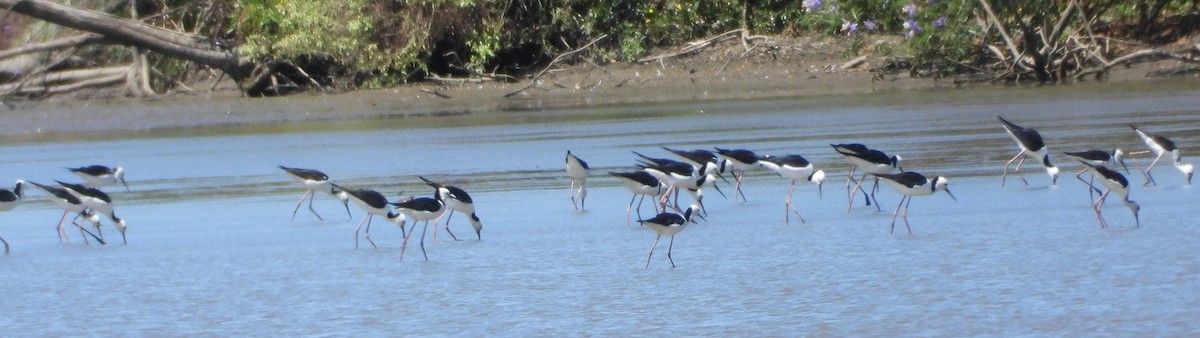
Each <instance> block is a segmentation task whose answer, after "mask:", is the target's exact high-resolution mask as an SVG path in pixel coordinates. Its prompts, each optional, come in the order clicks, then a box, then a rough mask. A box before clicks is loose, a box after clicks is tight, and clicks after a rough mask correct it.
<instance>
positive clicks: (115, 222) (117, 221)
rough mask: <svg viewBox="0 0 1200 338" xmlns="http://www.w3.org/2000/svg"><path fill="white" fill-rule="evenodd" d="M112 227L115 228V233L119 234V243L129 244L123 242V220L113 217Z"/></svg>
mask: <svg viewBox="0 0 1200 338" xmlns="http://www.w3.org/2000/svg"><path fill="white" fill-rule="evenodd" d="M97 218H99V217H97ZM113 226H115V227H117V231H120V232H121V243H125V244H129V242H128V241H126V240H125V220H124V219H120V218H117V217H116V215H113Z"/></svg>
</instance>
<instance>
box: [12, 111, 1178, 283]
mask: <svg viewBox="0 0 1200 338" xmlns="http://www.w3.org/2000/svg"><path fill="white" fill-rule="evenodd" d="M997 118H999V120H1000V122H1001V123H1002V125H1003V127H1004V129H1005V131H1007V132H1008V134H1009V135H1010V136H1012V138H1013V140H1014V141H1016V143H1017V145H1018V146H1019V147H1020V149H1021V150H1020V152H1018V153H1017V155H1016V156H1013V158H1012V159H1010V160H1009V161H1008V162H1007V163H1005V165H1004V174H1003V175H1002V176H1001V181H1000V186H1002V187H1003V186H1004V184H1005V180H1006V179H1007V177H1008V171H1009V168H1010V167H1012V164H1013V162H1017V165H1016V168H1015V169H1014V170H1013V172H1014V173H1019V171H1020V170H1021V166H1022V165H1023V164H1024V163H1025V160H1026V159H1033V160H1035V161H1038V162H1040V163H1041V165H1042V166H1044V167H1045V169H1046V172H1047V174H1049V175H1050V178H1051V182H1052V184H1056V183H1057V179H1058V174H1059V169H1058V167H1056V166H1054V165H1053V164H1052V163H1051V161H1050V153H1049V151H1048V150H1047V149H1046V145H1045V143H1044V142H1043V141H1042V137H1041V135H1040V134H1039V133H1038V132H1037V131H1036V130H1034V129H1033V128H1026V127H1021V126H1018V125H1016V124H1014V123H1012V122H1009V121H1008V120H1005V119H1004V118H1003V117H999V116H997ZM1130 128H1132V129H1133V131H1134V132H1135V133H1136V134H1137V135H1138V136H1139V137H1140V138H1141V139H1142V140H1143V141H1144V142H1145V144H1146V146H1147V147H1148V148H1149V150H1145V151H1138V152H1131V153H1129V154H1126V153H1124V152H1123V151H1122V150H1120V149H1115V150H1112V151H1106V150H1088V151H1081V152H1065V153H1064V154H1065V155H1066V156H1067V157H1069V158H1071V159H1074V160H1076V161H1078V162H1079V163H1081V164H1083V165H1084V169H1083V170H1081V171H1079V172H1078V173H1076V174H1075V176H1076V178H1078V179H1079V180H1080V181H1083V182H1084V183H1087V184H1088V186H1089V187H1088V189H1089V195H1092V198H1094V200H1093V202H1092V208H1093V210H1094V211H1095V213H1096V218H1097V219H1098V220H1099V222H1100V227H1101V228H1107V227H1108V223H1107V222H1106V221H1105V220H1104V216H1103V214H1102V213H1101V207H1102V206H1103V204H1104V201H1105V200H1106V199H1107V198H1108V196H1109V194H1111V193H1114V192H1115V193H1116V194H1118V195H1120V197H1121V198H1122V203H1123V204H1124V205H1125V206H1126V207H1128V208H1129V209H1130V211H1132V212H1133V216H1134V220H1135V226H1137V227H1140V226H1141V221H1140V219H1139V218H1138V211H1139V210H1140V208H1141V207H1140V206H1139V205H1138V204H1137V202H1134V201H1133V200H1131V199H1130V198H1129V181H1128V179H1127V178H1126V177H1125V175H1123V174H1121V173H1120V172H1119V171H1117V170H1116V169H1117V168H1116V165H1117V164H1120V165H1121V166H1122V168H1124V170H1125V172H1126V173H1128V172H1129V168H1128V166H1126V165H1125V162H1124V156H1127V155H1129V156H1132V155H1139V154H1146V153H1153V154H1154V155H1155V158H1154V161H1153V162H1151V163H1150V165H1149V166H1148V167H1146V169H1145V170H1141V169H1140V168H1141V167H1140V166H1138V167H1139V171H1141V172H1142V174H1143V176H1144V177H1145V179H1146V181H1145V185H1151V184H1156V183H1155V181H1154V177H1153V176H1152V175H1151V173H1150V171H1151V170H1152V169H1153V168H1154V166H1155V165H1157V164H1158V162H1159V161H1160V160H1162V159H1163V157H1164V156H1169V157H1168V159H1169V160H1170V161H1171V163H1172V164H1173V165H1174V166H1175V168H1177V169H1178V170H1179V171H1180V172H1182V173H1183V174H1184V175H1185V176H1186V177H1187V181H1188V184H1191V179H1192V172H1193V167H1192V165H1191V164H1190V163H1185V162H1183V161H1182V160H1183V158H1182V156H1181V154H1180V150H1179V148H1178V147H1176V146H1175V144H1174V142H1171V140H1170V139H1167V138H1166V137H1163V136H1161V135H1155V134H1150V133H1147V132H1146V131H1144V130H1142V129H1140V128H1138V127H1136V126H1133V125H1130ZM831 146H832V147H833V149H834V150H835V151H837V152H838V153H839V154H841V155H843V156H844V157H845V158H846V160H847V161H849V162H850V164H851V168H850V173H849V174H848V176H847V180H846V186H847V195H848V204H849V206H848V207H847V209H848V210H849V208H850V207H853V204H854V199H855V195H856V194H857V193H858V192H859V191H862V193H863V199H864V201H865V203H866V204H867V205H871V203H872V200H874V199H875V192H876V191H877V190H878V188H879V182H880V180H882V181H883V182H885V183H887V184H888V185H890V186H892V188H894V189H895V190H896V191H897V192H899V193H901V194H902V195H903V197H901V199H900V204H899V205H897V206H896V209H895V210H894V211H893V212H892V223H891V228H890V230H889V232H894V231H895V227H896V219H897V217H898V216H899V217H900V218H902V219H903V220H904V226H905V228H907V230H908V233H910V234H911V233H912V228H911V227H910V226H909V224H908V206H909V205H910V204H911V203H912V197H913V196H925V195H932V194H934V193H935V192H937V191H945V192H946V194H948V195H949V196H950V197H951V198H952V199H955V197H954V194H952V193H951V192H950V190H949V186H948V185H947V182H948V181H947V179H946V178H945V177H941V176H938V177H933V178H932V179H931V178H928V177H926V176H925V175H922V174H920V173H916V172H911V171H904V170H903V169H902V167H901V166H900V160H901V158H900V156H889V155H888V154H887V153H885V152H883V151H880V150H876V149H870V148H868V147H866V146H865V145H862V144H858V143H849V144H831ZM663 149H664V150H666V151H668V152H669V153H671V154H672V155H674V156H675V157H676V158H678V160H675V159H668V158H654V157H649V156H646V155H643V154H640V153H637V152H634V154H636V155H637V156H638V157H640V158H639V159H638V164H637V165H638V167H639V168H641V170H638V171H631V172H609V174H610V175H612V176H614V177H616V178H617V179H618V180H620V181H621V182H622V183H623V184H624V185H625V187H626V188H628V189H629V191H630V192H631V193H632V194H633V197H632V198H631V199H630V201H629V206H628V207H626V224H630V222H631V218H630V217H631V213H632V210H634V207H633V203H634V201H639V202H638V206H637V209H636V210H637V213H638V215H639V217H638V218H639V220H638V221H637V222H638V223H641V224H643V225H645V226H646V227H648V228H650V229H651V230H653V231H654V232H655V233H656V234H657V237H655V239H654V243H653V244H652V245H651V247H650V252H649V254H648V255H647V257H646V267H647V268H649V265H650V258H651V257H652V256H653V255H654V249H655V247H657V246H658V241H659V240H660V239H661V238H662V236H664V235H665V236H670V237H671V244H670V245H669V247H668V249H667V258H668V260H669V261H670V262H671V266H672V267H674V266H675V262H674V260H673V259H672V258H671V247H673V246H674V238H675V234H678V233H679V232H680V231H682V230H683V229H684V228H685V227H686V226H687V224H688V223H689V222H690V223H695V220H694V219H693V217H699V218H703V214H705V211H704V202H703V201H704V198H703V197H704V196H703V192H702V189H704V188H706V187H713V188H714V189H716V190H717V191H718V192H720V193H721V194H722V195H725V193H724V192H722V191H721V190H720V188H718V187H717V186H716V180H717V178H718V177H720V178H721V179H724V180H726V181H728V180H727V179H726V178H725V177H723V176H721V175H722V174H724V173H730V174H732V175H734V176H735V182H734V183H733V184H734V190H735V191H734V192H733V193H732V194H733V199H734V202H736V201H737V198H738V196H739V195H741V197H742V199H743V200H745V194H744V193H743V192H742V190H741V181H742V178H743V176H744V175H745V174H746V172H747V171H749V170H753V169H755V168H764V167H765V168H768V169H771V170H773V171H775V172H776V173H778V174H779V175H780V176H782V177H784V178H786V179H788V180H789V181H790V189H789V190H788V195H787V198H786V199H785V201H784V205H785V222H791V214H793V213H794V214H796V217H797V218H798V219H800V221H801V222H805V221H804V218H803V217H802V216H801V215H800V211H799V210H798V209H797V208H796V207H795V205H793V204H792V195H793V193H794V192H795V187H796V181H798V180H805V181H808V182H811V183H814V184H817V185H818V189H819V188H820V185H821V184H822V182H823V181H824V179H825V172H824V171H822V170H815V168H814V167H813V164H812V163H811V162H809V161H808V160H807V159H805V158H804V157H803V156H800V155H784V156H772V155H759V154H755V153H754V152H753V151H750V150H745V149H722V148H716V150H717V151H716V153H714V152H712V151H708V150H703V149H701V150H690V151H689V150H677V149H671V148H666V147H663ZM279 168H280V169H282V170H283V171H284V172H286V173H287V174H288V175H289V176H290V177H292V178H293V179H294V180H295V181H297V182H299V183H301V184H303V185H304V187H305V189H307V191H306V192H305V193H304V195H303V196H301V197H300V200H299V201H297V202H296V207H295V209H294V210H293V211H292V220H293V221H294V220H295V218H296V214H297V213H298V212H299V211H300V206H301V205H302V204H303V203H304V200H306V199H307V200H308V201H309V202H308V209H309V211H311V212H312V213H313V214H314V215H316V216H317V218H318V219H322V220H324V218H322V217H321V215H320V214H318V213H317V211H316V210H315V209H313V206H312V203H313V201H312V197H314V196H315V194H316V192H317V191H323V192H328V193H330V194H332V195H334V196H336V197H337V198H338V199H339V200H340V201H341V202H342V204H343V205H344V206H345V207H346V214H347V215H350V207H349V202H350V201H354V204H355V205H357V206H358V207H360V208H361V209H363V210H364V211H366V212H367V215H366V216H365V217H363V219H362V221H360V222H359V223H358V225H357V226H356V227H355V229H354V233H355V243H354V246H355V248H358V244H359V240H358V239H359V237H360V236H359V234H360V230H363V229H364V225H365V226H366V227H365V231H363V232H362V236H361V237H363V238H365V239H366V240H367V242H368V243H370V244H371V246H372V247H377V246H376V245H375V242H374V241H372V240H371V237H370V231H371V220H372V218H373V217H374V216H376V215H378V216H382V217H385V218H386V219H387V220H388V221H389V222H391V223H394V224H397V225H399V226H400V229H401V231H402V232H403V233H404V241H403V244H402V248H401V254H400V259H401V260H403V259H404V252H405V251H406V249H407V246H408V239H409V238H410V237H411V236H412V234H413V232H414V230H416V226H413V227H410V228H409V229H407V231H406V232H405V227H406V223H407V221H408V220H409V219H412V220H413V221H414V222H419V221H424V226H423V227H422V230H421V240H420V247H421V253H422V255H423V256H424V257H425V259H426V260H428V259H429V257H428V255H427V254H426V252H425V233H426V231H427V230H428V227H429V221H431V220H432V221H434V235H433V239H434V240H437V227H438V224H439V223H440V222H441V219H442V218H443V217H445V218H446V222H445V225H444V228H445V229H446V232H447V233H448V234H450V236H451V237H452V238H453V239H454V240H458V237H457V236H455V235H454V233H453V232H451V231H450V219H451V217H452V215H453V213H454V212H455V211H458V212H460V213H463V214H464V215H467V217H468V218H469V222H470V224H471V226H472V227H473V228H474V229H475V235H476V238H477V239H482V234H481V231H482V230H483V224H482V222H481V221H480V219H479V217H478V216H477V215H476V214H475V206H474V202H473V200H472V199H471V196H470V194H468V193H467V192H466V191H465V190H463V189H461V188H458V187H455V186H447V185H442V184H439V183H436V182H433V181H430V180H428V179H426V178H424V177H420V176H418V177H419V178H420V179H421V180H423V181H425V183H426V184H428V185H429V186H430V187H432V188H434V189H435V192H434V194H433V197H417V198H413V197H406V198H403V199H402V200H400V201H397V202H390V201H388V200H387V198H386V197H385V196H384V195H383V194H381V193H379V192H377V191H375V190H371V189H354V188H349V187H344V186H340V185H337V184H335V183H333V182H332V181H331V180H330V179H329V176H328V175H326V174H325V173H323V172H321V171H318V170H313V169H302V168H290V167H285V166H279ZM566 168H567V174H568V175H569V176H570V178H571V187H570V192H571V202H572V204H573V205H574V207H575V209H577V210H582V209H584V201H585V200H586V198H587V188H586V182H587V179H588V176H589V175H590V169H589V167H588V165H587V162H585V161H584V160H582V159H580V158H579V157H577V156H576V155H575V154H572V153H571V152H570V151H567V155H566ZM68 170H69V171H70V172H72V173H74V174H76V175H78V176H79V177H80V178H81V179H83V180H84V182H85V183H84V184H75V183H67V182H61V181H55V182H56V183H58V186H50V185H44V184H40V183H36V182H28V183H30V184H32V185H34V186H35V187H37V188H39V189H41V190H42V191H44V192H45V193H46V194H47V195H48V197H49V199H50V201H51V202H52V203H54V204H55V205H56V206H58V207H59V208H61V209H63V215H62V218H61V219H60V220H59V223H58V228H57V229H58V235H59V240H60V241H63V240H66V241H69V240H70V239H69V238H68V237H67V232H66V229H65V224H66V219H67V217H68V216H69V215H71V214H72V213H74V214H75V217H74V218H73V219H72V220H71V224H73V225H75V226H76V227H77V228H78V229H79V230H80V232H81V234H85V235H84V237H83V238H84V241H85V242H87V237H92V238H93V239H95V240H96V241H98V242H100V243H101V244H105V241H104V237H103V232H102V231H101V217H100V216H101V215H103V216H106V217H107V218H109V219H110V220H111V221H112V223H113V225H114V227H116V228H117V230H118V231H119V232H120V233H121V240H122V242H125V241H126V238H125V229H126V224H125V220H123V219H121V218H120V217H117V215H116V213H115V211H114V210H113V201H112V198H111V197H110V196H109V195H108V194H106V193H104V192H103V191H101V190H100V189H99V188H100V187H103V186H107V185H112V184H115V183H117V182H121V184H123V185H125V189H126V190H129V186H128V184H127V183H126V182H125V171H124V170H123V169H122V168H121V167H113V168H109V167H106V166H101V165H92V166H87V167H79V168H68ZM858 170H861V171H862V175H861V176H859V177H858V178H857V179H855V172H856V171H858ZM1088 171H1090V172H1092V178H1091V179H1090V180H1084V178H1083V176H1082V175H1083V174H1084V173H1086V172H1088ZM868 176H873V177H874V178H875V181H874V186H873V188H872V189H871V192H870V193H869V194H868V193H867V191H866V189H864V188H863V186H862V185H863V182H865V181H866V180H867V178H868ZM1018 177H1020V176H1018ZM1097 177H1098V178H1099V181H1100V185H1101V186H1102V187H1104V188H1105V190H1103V191H1102V190H1100V188H1098V187H1096V185H1095V184H1094V183H1095V180H1096V178H1097ZM1020 178H1021V180H1022V181H1023V182H1025V184H1026V185H1028V184H1029V182H1028V181H1026V180H1025V178H1024V177H1020ZM24 183H26V181H23V180H17V183H16V187H15V188H14V189H13V190H11V191H10V190H6V189H0V211H8V210H12V209H13V208H15V207H16V206H17V205H18V204H19V202H20V201H21V200H22V199H23V198H24V192H23V186H24ZM851 183H853V184H854V187H853V188H851V187H850V185H851ZM576 186H578V188H576ZM681 189H682V190H686V191H687V192H688V193H689V194H690V195H691V196H692V198H693V200H694V201H695V203H694V204H692V205H690V206H689V207H688V208H686V209H682V208H680V206H679V195H680V190H681ZM1093 192H1094V193H1096V194H1099V198H1095V195H1093V194H1092V193H1093ZM646 196H651V197H652V198H654V206H655V212H657V213H658V214H657V215H656V216H654V217H652V218H648V219H641V205H642V202H644V200H645V197H646ZM639 198H640V199H639ZM956 200H957V199H956ZM874 202H875V205H876V209H877V210H880V211H882V209H881V208H880V207H879V203H878V200H875V201H874ZM902 208H903V213H901V209H902ZM668 209H673V210H674V212H671V211H668ZM448 215H449V216H448ZM900 215H902V216H900ZM351 217H353V216H351ZM81 218H82V219H83V220H85V221H87V222H89V223H91V224H92V225H93V227H94V228H95V230H96V232H95V233H93V232H91V231H90V230H88V229H87V228H86V227H84V226H83V225H82V224H81V223H79V222H78V220H79V219H81ZM0 242H3V244H4V249H5V253H6V254H7V253H8V252H9V244H8V242H7V241H5V240H4V239H3V238H2V237H0Z"/></svg>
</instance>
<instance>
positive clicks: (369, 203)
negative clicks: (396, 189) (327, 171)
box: [330, 183, 406, 249]
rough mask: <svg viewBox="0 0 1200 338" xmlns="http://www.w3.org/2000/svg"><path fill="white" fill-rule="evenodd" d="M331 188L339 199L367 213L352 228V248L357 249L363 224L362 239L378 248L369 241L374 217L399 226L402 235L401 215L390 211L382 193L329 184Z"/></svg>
mask: <svg viewBox="0 0 1200 338" xmlns="http://www.w3.org/2000/svg"><path fill="white" fill-rule="evenodd" d="M330 185H332V187H333V188H336V189H337V190H338V195H340V196H339V198H345V199H348V200H350V201H354V205H357V206H358V207H359V208H362V209H363V211H366V212H367V215H366V216H364V217H363V220H362V221H360V222H358V226H356V227H354V248H355V249H358V231H359V230H360V229H362V227H363V224H364V223H366V224H367V230H366V231H365V232H363V238H366V239H367V242H368V243H371V247H373V248H379V246H376V245H375V241H373V240H371V219H372V218H374V217H375V216H376V215H379V216H383V217H385V218H387V220H388V222H392V223H396V225H399V226H400V233H404V223H405V221H406V219H405V217H404V215H403V214H400V213H397V212H395V211H392V207H391V206H390V205H388V200H387V197H384V196H383V194H382V193H380V192H378V191H375V190H371V189H352V188H347V187H343V186H340V185H337V184H336V183H330Z"/></svg>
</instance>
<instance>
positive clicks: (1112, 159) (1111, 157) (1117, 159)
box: [1064, 149, 1129, 201]
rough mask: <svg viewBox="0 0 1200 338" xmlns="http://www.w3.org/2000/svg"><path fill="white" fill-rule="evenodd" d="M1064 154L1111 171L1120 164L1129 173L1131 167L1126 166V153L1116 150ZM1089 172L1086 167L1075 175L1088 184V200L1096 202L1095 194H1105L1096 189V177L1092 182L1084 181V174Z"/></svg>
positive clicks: (1093, 177)
mask: <svg viewBox="0 0 1200 338" xmlns="http://www.w3.org/2000/svg"><path fill="white" fill-rule="evenodd" d="M1064 154H1066V155H1067V157H1070V158H1072V159H1074V160H1076V161H1080V162H1087V163H1091V164H1093V165H1098V166H1104V167H1107V168H1109V169H1116V165H1117V164H1120V165H1121V167H1123V168H1125V172H1126V173H1128V172H1129V167H1128V166H1126V165H1125V152H1123V151H1121V149H1115V150H1113V151H1112V152H1111V153H1110V152H1107V151H1103V150H1088V151H1079V152H1070V151H1068V152H1065V153H1064ZM1088 170H1089V168H1087V167H1084V168H1083V169H1082V170H1080V171H1079V172H1077V173H1075V178H1076V179H1078V180H1079V181H1080V182H1083V183H1087V185H1088V187H1089V188H1088V199H1089V200H1092V201H1094V200H1095V194H1094V193H1103V192H1102V191H1100V189H1099V188H1096V185H1095V181H1096V175H1092V179H1091V180H1088V181H1084V180H1083V173H1086V172H1088Z"/></svg>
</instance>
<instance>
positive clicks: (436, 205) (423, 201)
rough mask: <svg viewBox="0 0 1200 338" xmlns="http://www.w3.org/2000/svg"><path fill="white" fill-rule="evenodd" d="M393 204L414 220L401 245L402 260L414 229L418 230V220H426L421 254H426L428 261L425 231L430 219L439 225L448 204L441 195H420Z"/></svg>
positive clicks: (422, 231) (422, 235)
mask: <svg viewBox="0 0 1200 338" xmlns="http://www.w3.org/2000/svg"><path fill="white" fill-rule="evenodd" d="M392 205H394V206H396V210H397V211H399V212H400V213H403V214H405V215H407V216H408V218H412V220H413V227H412V228H411V229H408V233H407V234H405V235H404V244H402V245H401V246H400V260H401V261H404V252H405V250H407V249H408V239H409V237H411V236H412V233H413V231H414V230H417V222H420V221H425V225H424V227H422V228H421V255H422V256H425V260H426V261H428V260H429V255H428V254H426V253H425V231H426V230H427V229H428V228H429V221H433V224H434V226H437V223H438V222H440V221H441V219H442V215H445V214H446V204H445V203H444V202H442V199H441V196H440V195H437V196H435V197H434V198H429V197H419V198H414V199H410V200H407V201H401V202H395V203H392Z"/></svg>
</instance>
